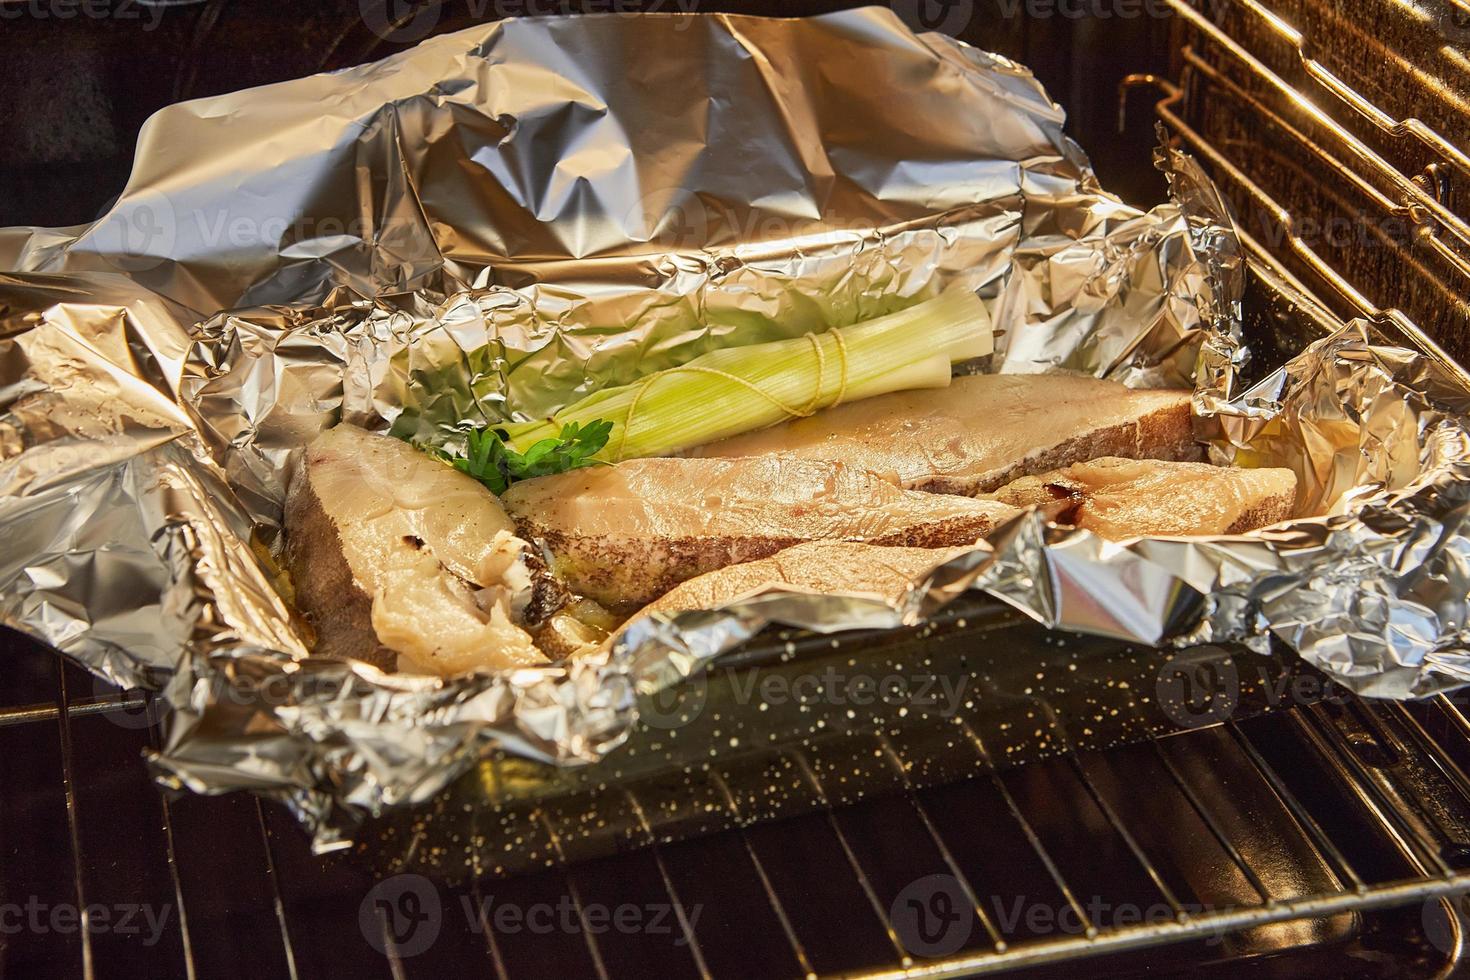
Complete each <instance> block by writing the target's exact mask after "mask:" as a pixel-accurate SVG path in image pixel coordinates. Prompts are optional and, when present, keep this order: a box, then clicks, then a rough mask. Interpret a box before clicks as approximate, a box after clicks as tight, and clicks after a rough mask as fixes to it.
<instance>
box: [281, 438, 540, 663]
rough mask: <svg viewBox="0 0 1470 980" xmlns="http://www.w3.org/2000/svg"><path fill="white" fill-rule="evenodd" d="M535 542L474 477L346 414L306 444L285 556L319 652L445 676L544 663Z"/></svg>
mask: <svg viewBox="0 0 1470 980" xmlns="http://www.w3.org/2000/svg"><path fill="white" fill-rule="evenodd" d="M528 547H529V546H528V545H527V544H526V542H524V541H522V540H521V539H520V538H518V537H516V535H515V525H514V523H513V522H512V521H511V520H510V518H509V517H508V516H506V514H505V511H504V510H503V509H502V508H501V506H500V504H499V502H498V501H497V500H496V499H495V495H494V494H492V493H491V492H490V491H489V490H487V489H485V487H483V486H481V485H480V484H479V483H478V482H477V481H476V480H474V479H473V478H471V477H469V476H466V475H465V474H463V473H459V472H457V471H456V470H454V469H453V468H451V467H448V466H445V465H444V464H443V463H441V462H439V461H437V460H435V459H432V458H430V457H429V456H427V455H426V454H424V453H422V452H420V451H419V450H417V449H415V448H413V447H412V446H409V445H408V444H406V443H403V442H401V441H399V440H397V439H393V438H390V437H387V436H381V435H376V434H374V433H371V432H368V431H366V430H364V429H360V428H357V427H355V426H351V425H339V426H336V427H334V428H332V429H328V430H327V431H325V432H323V433H322V434H321V435H320V436H318V437H317V438H316V439H315V440H314V441H313V442H312V443H311V444H310V445H308V446H307V447H306V449H305V451H304V452H303V455H302V459H301V461H300V463H299V465H298V466H297V467H296V469H295V472H294V473H293V475H292V479H291V483H290V487H289V489H288V492H287V499H286V554H287V561H288V564H289V567H290V569H291V573H292V579H293V584H294V586H295V588H296V594H297V604H298V605H299V606H300V607H301V609H302V610H303V612H304V613H305V614H306V616H307V618H308V620H309V621H310V622H311V623H312V625H313V627H314V628H315V630H316V633H317V644H316V647H315V651H314V652H316V653H317V654H319V655H324V656H333V657H342V658H345V657H352V658H356V659H360V660H367V661H369V662H371V663H374V664H376V665H377V666H379V667H382V668H384V669H393V668H394V667H395V666H396V667H398V668H399V669H406V670H410V671H413V672H422V673H431V674H438V675H441V676H451V675H454V674H461V673H465V672H467V671H470V670H473V669H474V668H477V667H486V668H491V669H496V668H506V667H517V666H524V665H527V664H534V663H542V662H544V661H545V659H546V658H545V657H544V656H543V655H542V654H541V652H540V651H538V650H537V649H536V647H535V646H534V644H533V643H532V640H531V636H530V635H529V634H528V633H527V632H526V630H525V629H523V628H522V626H521V624H520V623H519V622H517V620H518V619H520V618H521V615H522V613H523V612H524V611H525V610H526V608H527V607H529V606H531V605H533V604H534V603H535V601H536V599H537V585H536V580H535V577H534V576H533V575H532V573H531V570H530V568H529V567H528V565H527V552H528Z"/></svg>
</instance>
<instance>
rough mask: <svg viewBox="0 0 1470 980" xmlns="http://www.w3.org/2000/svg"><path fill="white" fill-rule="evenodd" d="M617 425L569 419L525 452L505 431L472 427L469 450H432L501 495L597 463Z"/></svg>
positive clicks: (605, 421) (599, 420) (467, 442)
mask: <svg viewBox="0 0 1470 980" xmlns="http://www.w3.org/2000/svg"><path fill="white" fill-rule="evenodd" d="M612 427H613V424H612V423H611V422H609V421H607V420H606V419H597V420H596V421H593V422H588V423H587V424H586V425H578V424H577V423H576V422H568V423H567V424H566V425H564V426H562V429H561V434H560V435H559V436H556V437H554V438H550V439H541V440H539V441H537V442H534V443H532V444H531V445H530V446H529V447H528V448H527V449H526V451H525V452H524V453H520V452H516V451H515V450H514V449H512V448H510V446H509V445H507V444H506V434H505V432H504V431H503V430H500V429H492V428H484V429H471V430H470V431H469V432H467V433H466V434H465V452H464V454H463V455H455V454H453V453H448V452H445V451H444V450H442V449H436V450H432V451H433V452H434V454H435V455H436V456H438V457H439V458H440V459H442V460H444V462H446V463H448V464H449V465H451V466H453V467H454V468H455V469H457V470H459V471H460V472H461V473H467V474H469V475H470V476H472V477H474V478H475V479H476V480H479V481H480V482H481V483H483V484H485V486H487V487H489V488H490V491H491V492H492V493H495V494H497V495H499V494H502V493H505V491H506V490H507V489H509V487H510V485H511V484H512V483H516V482H518V481H520V480H529V479H531V478H532V477H536V476H548V475H550V474H552V473H565V472H566V471H567V470H574V469H577V468H578V467H582V466H590V465H592V464H593V463H594V462H596V461H595V460H594V459H593V458H592V457H593V456H594V455H595V454H596V453H597V452H598V450H600V449H602V447H603V446H605V445H607V437H608V436H609V435H610V434H611V433H612Z"/></svg>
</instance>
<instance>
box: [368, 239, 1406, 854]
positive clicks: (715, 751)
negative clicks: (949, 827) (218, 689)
mask: <svg viewBox="0 0 1470 980" xmlns="http://www.w3.org/2000/svg"><path fill="white" fill-rule="evenodd" d="M1244 310H1245V330H1246V335H1247V337H1248V338H1250V339H1251V341H1252V351H1253V358H1254V363H1253V367H1252V372H1251V373H1252V374H1253V375H1256V376H1259V375H1261V374H1265V373H1267V372H1269V371H1270V370H1272V369H1274V368H1275V367H1277V366H1279V365H1280V364H1281V363H1283V362H1284V361H1285V360H1286V359H1288V358H1289V357H1290V356H1292V355H1293V354H1294V353H1296V352H1297V351H1299V350H1300V349H1301V348H1302V347H1303V346H1305V345H1306V344H1307V343H1309V342H1310V341H1311V340H1313V339H1315V338H1317V337H1319V336H1321V335H1323V334H1324V333H1325V332H1327V331H1329V330H1331V329H1332V328H1334V327H1335V326H1337V325H1338V324H1337V322H1336V321H1335V320H1334V319H1333V318H1332V317H1331V316H1330V315H1329V314H1328V313H1326V312H1325V311H1324V310H1322V309H1321V308H1320V307H1318V306H1316V305H1315V304H1313V303H1312V302H1311V301H1310V300H1308V299H1307V298H1306V297H1305V295H1304V294H1302V293H1300V292H1299V291H1297V290H1296V289H1295V288H1294V287H1293V286H1292V284H1290V283H1289V282H1287V281H1285V280H1284V279H1281V278H1280V277H1278V276H1276V275H1275V274H1274V273H1272V272H1271V271H1270V270H1269V269H1267V268H1265V267H1253V269H1252V274H1251V276H1250V279H1249V286H1248V290H1247V295H1246V297H1245V301H1244ZM1396 339H1397V338H1396ZM1402 342H1404V343H1411V342H1412V341H1411V339H1409V338H1403V339H1402ZM1348 696H1349V695H1348V693H1347V692H1346V691H1345V690H1343V689H1341V688H1338V687H1336V686H1334V685H1333V683H1332V682H1331V681H1330V680H1328V679H1327V678H1325V677H1324V676H1323V675H1321V674H1320V673H1318V672H1317V671H1315V670H1314V669H1312V668H1311V667H1309V666H1307V665H1305V664H1303V663H1302V662H1301V661H1300V660H1298V659H1297V658H1296V657H1295V656H1293V655H1292V654H1291V653H1290V652H1289V651H1285V650H1281V649H1276V648H1274V647H1273V649H1272V651H1271V652H1270V653H1267V654H1260V653H1255V652H1252V651H1250V650H1247V649H1244V648H1240V647H1227V646H1199V647H1191V648H1186V649H1177V650H1170V649H1156V648H1152V647H1142V646H1137V645H1132V644H1127V643H1123V642H1120V641H1117V640H1111V639H1105V638H1100V637H1094V636H1083V635H1077V634H1068V633H1061V632H1057V631H1052V630H1048V629H1046V628H1044V627H1042V626H1040V625H1039V624H1037V623H1035V622H1033V621H1032V620H1030V619H1029V618H1028V617H1026V616H1025V615H1023V614H1022V613H1020V612H1018V611H1016V610H1014V609H1011V608H1010V607H1009V606H1006V605H1004V604H1003V603H1001V602H1000V601H998V600H996V599H993V598H991V597H989V596H986V595H983V594H980V593H969V594H966V595H964V596H962V597H960V598H959V599H957V600H956V601H955V602H953V603H951V604H950V605H948V606H946V607H945V608H943V609H941V610H940V611H939V612H938V613H937V614H936V615H935V616H933V617H931V618H930V619H929V620H928V621H926V622H925V623H923V624H921V625H918V626H914V627H907V628H902V629H897V630H863V631H849V632H843V633H835V634H827V635H819V634H815V633H810V632H806V631H801V630H790V629H786V630H781V629H769V630H767V631H765V632H763V633H761V634H760V635H758V636H757V637H755V638H754V639H752V640H751V641H749V642H747V643H746V644H744V645H743V646H742V647H740V648H737V649H735V650H733V651H731V652H729V653H727V654H725V655H724V656H722V657H721V658H720V659H719V660H718V661H717V662H716V663H715V665H714V666H713V667H712V668H711V669H710V670H709V671H708V672H707V673H706V674H705V675H703V676H699V677H696V678H695V679H693V680H691V681H689V682H687V683H685V684H683V685H680V686H678V687H676V688H673V689H670V690H668V691H665V692H662V693H660V694H658V695H654V696H643V697H642V698H641V699H640V704H639V709H640V721H639V723H638V725H637V726H636V727H635V729H634V731H633V733H632V734H631V736H630V737H629V739H628V741H627V743H626V744H624V745H623V746H622V747H620V748H619V749H617V750H615V751H614V752H613V753H612V754H611V755H610V756H609V757H608V758H606V759H604V760H603V761H601V762H600V763H597V764H594V765H590V766H585V767H576V768H558V767H555V766H550V765H545V764H541V763H537V762H532V761H528V760H525V759H523V758H518V757H513V756H509V755H506V754H503V753H497V754H493V755H491V756H489V757H488V758H486V759H484V760H482V762H481V763H480V764H478V765H477V766H476V767H475V768H474V769H473V770H472V771H471V772H470V773H468V774H467V775H466V776H465V777H463V778H462V779H460V780H459V781H457V782H456V783H455V784H454V785H453V786H452V787H451V788H450V789H449V790H447V791H446V792H444V793H443V794H441V795H440V796H439V797H438V798H436V799H435V800H434V801H432V802H431V803H430V804H428V805H426V806H424V807H421V808H417V809H414V810H410V811H405V812H401V813H400V812H394V813H389V814H387V815H386V816H384V817H382V818H380V819H379V820H377V821H375V822H373V823H372V824H371V825H370V826H369V827H368V828H367V829H366V831H365V832H364V833H363V834H361V835H360V836H359V843H358V844H357V846H356V848H355V851H356V853H357V854H359V855H360V856H361V857H362V858H363V859H365V860H368V861H370V862H371V863H372V864H373V865H374V866H375V867H377V868H379V869H380V870H381V871H382V872H384V873H397V872H401V871H410V870H411V871H416V872H419V873H425V874H430V875H433V876H435V877H437V878H441V879H446V880H454V879H455V878H458V877H463V876H465V875H474V876H476V877H484V876H503V875H514V874H519V873H523V872H526V871H529V870H532V869H534V868H537V867H540V866H543V865H548V864H552V863H555V862H558V861H562V860H566V861H576V860H583V859H587V858H592V857H598V856H602V855H605V854H609V853H613V852H617V851H621V850H628V849H632V848H635V847H639V846H643V843H642V842H648V841H661V842H667V841H674V840H682V839H686V838H690V837H697V836H700V835H704V834H708V833H714V832H718V831H721V830H726V829H729V827H730V826H731V825H732V821H738V822H739V823H740V824H742V825H744V824H753V823H761V822H765V821H769V820H775V819H780V818H784V817H790V816H796V815H798V814H802V813H807V812H811V811H813V810H816V809H819V808H824V807H828V806H838V805H842V804H847V803H851V802H854V801H857V800H860V799H865V798H870V797H874V796H879V795H883V794H889V793H895V792H904V791H907V790H912V789H915V788H920V787H926V786H935V785H939V784H943V783H947V782H952V781H955V780H960V779H965V778H969V777H972V776H974V775H976V774H977V773H978V772H984V771H987V770H989V771H996V770H1002V769H1005V768H1008V767H1011V766H1015V765H1019V764H1023V763H1027V762H1033V761H1037V760H1040V759H1045V758H1048V757H1052V756H1055V755H1058V754H1061V753H1069V752H1074V751H1078V750H1091V749H1106V748H1110V747H1113V746H1118V745H1124V744H1129V743H1133V742H1139V741H1143V740H1146V739H1150V738H1156V737H1159V736H1161V735H1165V734H1168V733H1171V732H1177V731H1184V730H1189V729H1194V728H1200V727H1205V726H1209V725H1213V724H1218V723H1220V722H1224V721H1226V720H1232V719H1233V720H1239V719H1243V718H1248V717H1252V716H1255V715H1259V714H1262V713H1264V712H1267V711H1271V710H1275V709H1277V708H1282V707H1287V706H1290V705H1301V704H1310V703H1316V702H1320V701H1323V700H1333V699H1345V698H1347V697H1348ZM548 818H553V822H554V823H555V825H556V826H559V827H561V828H562V831H561V832H560V833H557V834H553V835H550V836H549V838H548V836H547V835H546V834H545V833H544V832H543V829H544V827H545V826H549V823H548ZM568 828H570V830H569V829H568ZM536 839H542V840H548V841H549V842H548V843H546V844H545V845H544V846H540V847H537V846H529V845H527V841H531V840H536Z"/></svg>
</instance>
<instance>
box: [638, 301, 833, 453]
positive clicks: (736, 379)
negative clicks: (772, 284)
mask: <svg viewBox="0 0 1470 980" xmlns="http://www.w3.org/2000/svg"><path fill="white" fill-rule="evenodd" d="M803 336H804V337H806V339H807V341H808V342H810V343H811V345H812V351H813V352H814V353H815V354H816V355H817V388H816V393H815V394H813V395H812V398H811V401H809V402H807V403H806V404H805V405H803V406H802V407H800V408H795V407H793V406H791V405H788V404H786V403H785V402H783V401H781V399H779V398H777V397H776V396H775V395H773V394H771V393H770V392H768V391H764V390H762V389H761V388H759V387H757V386H756V385H754V384H752V383H751V382H749V381H747V380H745V379H744V378H742V377H740V376H738V375H734V374H731V373H730V372H728V371H721V370H719V369H718V368H711V367H701V366H699V365H693V364H686V365H681V366H679V367H671V368H668V369H666V370H663V371H658V372H656V373H654V374H650V375H649V376H648V377H646V378H644V379H643V383H642V384H640V385H639V386H638V390H637V391H635V392H633V400H632V401H631V402H629V403H628V414H627V415H625V416H624V417H623V434H622V438H620V439H619V440H618V451H617V453H615V454H614V455H615V456H616V458H617V459H622V458H623V447H625V446H626V445H627V444H628V433H629V432H630V431H631V430H632V428H633V413H634V412H636V411H637V410H638V402H639V401H640V400H642V398H643V393H644V392H645V391H647V390H648V389H649V388H650V387H651V386H652V385H653V383H654V382H655V381H657V380H659V379H660V378H666V377H668V376H669V375H671V374H678V373H679V372H684V373H686V374H710V375H714V376H715V377H717V378H724V379H725V380H726V381H729V382H732V383H734V384H737V385H739V386H740V387H742V388H748V389H749V390H750V391H753V392H755V393H756V394H757V395H760V396H761V397H762V398H764V399H765V400H766V401H768V402H770V403H771V404H772V405H774V406H776V408H778V409H780V410H781V411H782V412H783V413H785V414H786V415H788V416H790V417H791V418H797V419H804V418H809V417H810V416H813V415H815V414H816V413H817V411H818V410H819V409H822V408H836V407H837V406H838V405H841V404H842V399H843V397H844V396H845V395H846V394H847V341H845V340H843V339H842V331H841V330H836V329H833V330H829V331H827V332H826V333H820V334H817V333H809V334H803ZM823 337H831V338H832V341H833V343H835V344H836V345H837V356H838V362H839V375H838V379H837V397H836V398H834V399H833V400H832V403H831V404H830V405H823V404H822V377H823V375H824V374H825V373H826V371H827V355H826V354H824V353H823V352H822V338H823Z"/></svg>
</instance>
